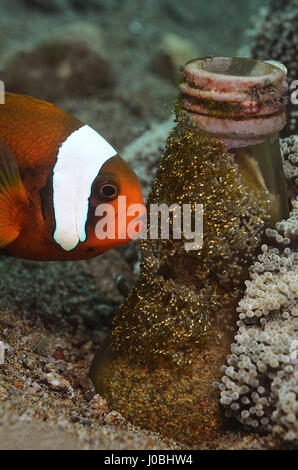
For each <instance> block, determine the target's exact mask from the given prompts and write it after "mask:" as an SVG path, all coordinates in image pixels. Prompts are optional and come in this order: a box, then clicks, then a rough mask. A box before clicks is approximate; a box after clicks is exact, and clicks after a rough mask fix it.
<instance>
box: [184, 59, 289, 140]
mask: <svg viewBox="0 0 298 470" xmlns="http://www.w3.org/2000/svg"><path fill="white" fill-rule="evenodd" d="M286 74H287V70H286V67H285V66H284V65H283V64H280V63H278V62H274V61H264V62H262V61H257V60H253V59H245V58H239V57H236V58H230V57H206V58H202V59H195V60H192V61H190V62H188V63H187V64H186V65H185V67H184V68H183V77H184V81H183V82H182V83H181V84H180V85H179V89H180V93H181V100H180V103H179V107H178V112H177V118H178V120H182V119H187V120H189V121H190V123H191V124H192V125H194V126H195V127H198V128H199V129H201V130H203V131H206V132H209V133H212V134H215V135H216V137H217V138H219V139H220V140H222V141H224V143H225V144H226V146H227V147H228V148H237V147H238V148H239V147H246V146H248V145H254V144H256V143H261V142H262V141H264V139H265V138H266V137H268V136H269V135H272V136H273V137H277V136H278V133H279V131H280V130H281V129H282V128H283V127H284V125H285V122H286V118H285V112H284V110H285V105H286V94H287V89H288V85H287V80H286Z"/></svg>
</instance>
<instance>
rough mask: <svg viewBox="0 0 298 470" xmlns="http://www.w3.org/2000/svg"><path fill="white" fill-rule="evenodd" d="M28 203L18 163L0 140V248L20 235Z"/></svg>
mask: <svg viewBox="0 0 298 470" xmlns="http://www.w3.org/2000/svg"><path fill="white" fill-rule="evenodd" d="M28 204H29V203H28V197H27V193H26V190H25V187H24V185H23V182H22V180H21V175H20V171H19V167H18V163H17V161H16V159H15V157H14V155H13V153H12V152H11V150H10V148H9V147H8V145H7V144H6V143H5V142H3V141H2V140H0V248H4V247H5V246H7V245H9V244H10V243H11V242H13V241H14V240H15V239H16V238H17V237H18V236H19V235H20V233H21V228H22V220H23V213H24V209H26V208H28Z"/></svg>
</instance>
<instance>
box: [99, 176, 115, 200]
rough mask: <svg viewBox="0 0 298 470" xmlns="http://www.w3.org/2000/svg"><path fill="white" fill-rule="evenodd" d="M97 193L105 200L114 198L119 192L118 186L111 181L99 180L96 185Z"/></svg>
mask: <svg viewBox="0 0 298 470" xmlns="http://www.w3.org/2000/svg"><path fill="white" fill-rule="evenodd" d="M98 194H99V197H100V198H101V199H104V200H105V201H112V200H113V199H116V198H117V197H118V194H119V187H118V185H117V184H116V183H114V182H113V181H101V182H100V183H99V185H98Z"/></svg>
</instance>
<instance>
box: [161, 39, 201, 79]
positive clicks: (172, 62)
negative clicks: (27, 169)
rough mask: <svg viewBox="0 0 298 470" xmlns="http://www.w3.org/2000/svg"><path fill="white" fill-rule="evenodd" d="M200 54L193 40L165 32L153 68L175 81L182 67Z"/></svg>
mask: <svg viewBox="0 0 298 470" xmlns="http://www.w3.org/2000/svg"><path fill="white" fill-rule="evenodd" d="M199 56H200V52H199V51H198V50H197V49H196V48H195V47H194V46H193V45H192V43H191V42H189V41H187V40H186V39H183V38H181V37H179V36H177V35H176V34H172V33H165V34H164V35H163V36H162V38H161V42H160V45H159V48H158V52H157V55H156V58H155V60H154V61H153V68H154V71H155V72H156V73H158V74H159V75H161V76H162V77H164V78H167V79H169V80H171V81H175V80H177V78H178V77H179V71H180V67H181V66H183V65H185V63H186V62H187V61H188V60H190V59H194V58H196V57H199Z"/></svg>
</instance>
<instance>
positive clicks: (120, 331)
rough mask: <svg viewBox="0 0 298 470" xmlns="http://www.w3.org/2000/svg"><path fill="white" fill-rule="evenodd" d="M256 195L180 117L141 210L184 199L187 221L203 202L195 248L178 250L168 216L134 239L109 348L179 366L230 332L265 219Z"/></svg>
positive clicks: (216, 147) (219, 147)
mask: <svg viewBox="0 0 298 470" xmlns="http://www.w3.org/2000/svg"><path fill="white" fill-rule="evenodd" d="M263 199H264V198H263ZM263 199H261V198H260V197H258V195H256V194H254V193H253V192H252V191H249V190H248V189H247V188H246V187H245V185H243V184H241V181H240V176H239V173H238V170H237V166H236V165H235V162H234V158H233V156H232V155H230V154H228V153H227V152H226V150H225V146H224V145H223V144H222V143H221V142H219V141H217V140H215V139H212V138H211V137H210V136H207V135H205V134H202V133H201V132H199V131H198V130H197V129H195V128H193V127H191V126H189V125H188V123H185V122H184V121H183V120H181V122H179V123H178V124H177V125H176V127H175V128H174V129H173V130H172V132H171V134H170V136H169V138H168V140H167V143H166V147H165V151H164V154H163V156H162V159H161V162H160V165H159V167H158V169H157V172H156V176H155V179H154V182H153V185H152V190H151V192H150V194H149V196H148V201H147V203H148V208H150V206H149V205H150V204H160V203H165V204H167V205H168V206H170V205H171V204H173V203H176V204H178V205H179V207H182V208H183V204H184V203H187V204H190V205H191V207H192V211H193V212H192V214H191V216H192V218H193V219H194V217H195V212H194V207H195V203H198V202H199V203H201V204H203V207H204V243H203V247H202V249H199V250H192V251H189V252H188V251H186V250H185V246H184V243H185V241H186V239H184V238H183V237H182V239H181V240H180V239H174V238H173V236H172V232H171V227H172V224H173V218H171V219H170V221H169V222H170V232H171V236H170V237H169V239H161V238H158V239H157V240H155V239H150V238H148V239H146V240H143V241H142V243H141V272H140V278H139V280H138V282H137V284H136V286H135V287H134V288H133V289H132V290H131V292H130V293H129V296H128V297H127V299H126V301H125V302H124V304H123V305H122V306H121V307H120V310H119V312H118V313H117V314H116V316H115V318H114V322H113V331H112V342H111V345H112V348H113V350H114V351H116V352H117V353H121V354H129V355H131V356H133V357H137V358H140V359H142V360H148V361H149V363H152V361H153V360H154V359H158V360H159V359H161V358H162V359H166V360H170V361H171V362H173V363H175V364H177V365H179V366H184V365H187V364H190V363H191V362H192V361H193V359H194V358H195V357H196V356H197V355H198V352H199V351H200V350H201V347H202V345H203V344H205V342H206V340H208V341H209V340H210V341H214V342H215V341H217V338H218V336H223V335H225V333H227V334H229V337H232V335H233V333H234V327H235V308H236V305H237V302H238V301H239V299H240V298H241V296H242V295H243V282H244V280H245V279H246V278H247V272H248V268H249V266H250V264H251V262H252V259H254V256H255V253H256V252H257V250H258V247H259V246H260V245H261V238H262V235H263V232H264V226H265V224H266V220H267V218H268V211H267V205H266V204H267V200H265V201H263ZM148 212H149V211H148ZM239 227H241V229H239Z"/></svg>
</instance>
